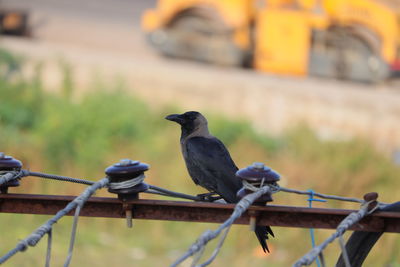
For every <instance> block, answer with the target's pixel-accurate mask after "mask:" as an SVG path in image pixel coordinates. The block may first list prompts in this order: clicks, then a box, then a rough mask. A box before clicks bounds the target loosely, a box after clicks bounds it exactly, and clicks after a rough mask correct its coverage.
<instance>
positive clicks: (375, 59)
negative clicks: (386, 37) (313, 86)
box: [309, 29, 390, 83]
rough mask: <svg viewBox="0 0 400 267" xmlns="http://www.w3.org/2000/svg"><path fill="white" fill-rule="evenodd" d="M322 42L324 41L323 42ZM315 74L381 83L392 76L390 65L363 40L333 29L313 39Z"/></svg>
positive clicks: (313, 67) (349, 33) (311, 58)
mask: <svg viewBox="0 0 400 267" xmlns="http://www.w3.org/2000/svg"><path fill="white" fill-rule="evenodd" d="M321 40H322V41H321ZM309 71H310V73H311V74H315V75H319V76H328V77H333V78H338V79H343V80H352V81H359V82H366V83H377V82H380V81H383V80H385V79H386V78H388V77H389V74H390V71H389V66H388V65H387V64H386V63H385V62H384V61H383V60H382V59H381V57H380V56H379V55H378V54H377V53H376V52H375V51H374V50H373V49H372V48H371V47H370V46H369V45H368V43H367V42H366V41H365V40H363V38H361V37H359V36H357V35H354V34H352V33H351V32H350V31H347V30H343V29H340V30H332V31H330V32H328V33H326V34H325V35H324V38H320V39H317V40H313V48H312V49H311V57H310V69H309Z"/></svg>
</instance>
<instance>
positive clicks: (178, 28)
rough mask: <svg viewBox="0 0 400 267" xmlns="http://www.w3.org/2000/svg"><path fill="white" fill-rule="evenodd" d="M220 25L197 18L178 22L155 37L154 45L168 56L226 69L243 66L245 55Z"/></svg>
mask: <svg viewBox="0 0 400 267" xmlns="http://www.w3.org/2000/svg"><path fill="white" fill-rule="evenodd" d="M221 24H222V23H221V22H217V21H215V20H213V19H211V18H207V17H205V16H201V15H197V14H185V15H181V16H178V17H177V18H175V19H174V20H173V21H172V22H171V23H170V24H169V25H168V27H167V28H165V29H164V30H163V31H160V32H158V33H155V34H156V35H154V36H153V38H154V39H155V40H153V44H154V43H157V42H158V43H157V48H158V49H159V50H160V51H161V52H162V53H163V54H164V55H166V56H171V57H179V58H186V59H192V60H196V61H200V62H207V63H212V64H216V65H224V66H241V65H242V64H243V61H244V52H243V51H242V50H240V49H239V48H238V47H237V46H235V45H234V44H233V42H232V33H231V31H230V30H228V29H227V28H226V27H224V25H221Z"/></svg>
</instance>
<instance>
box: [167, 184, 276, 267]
mask: <svg viewBox="0 0 400 267" xmlns="http://www.w3.org/2000/svg"><path fill="white" fill-rule="evenodd" d="M267 193H269V194H271V193H272V190H271V188H270V186H268V185H266V186H263V187H262V188H259V189H258V190H257V191H256V192H254V193H251V194H249V195H247V196H245V197H243V198H242V199H241V200H240V201H239V202H238V203H237V204H236V206H235V208H234V210H233V213H232V214H231V216H230V217H229V218H228V219H227V220H226V221H225V222H224V223H223V224H221V225H220V226H219V227H218V228H217V229H216V230H215V231H211V230H207V231H205V232H204V233H203V234H202V235H201V236H200V237H199V238H198V239H197V240H196V242H194V243H193V244H192V245H191V246H190V248H189V249H188V250H187V251H186V252H185V254H184V255H183V256H181V257H180V258H179V259H178V260H176V261H175V262H174V263H172V264H171V266H170V267H176V266H178V265H179V264H181V263H182V262H183V261H184V260H186V259H187V258H189V257H190V256H193V255H195V254H196V253H198V252H199V251H201V250H203V249H204V247H205V246H206V245H207V243H208V242H209V241H211V240H213V239H215V238H216V237H218V235H219V234H220V233H221V232H222V231H223V230H224V229H225V228H227V229H226V232H225V233H224V235H223V236H222V237H221V240H220V242H219V244H218V245H217V247H216V248H215V250H214V252H213V254H212V255H211V257H210V258H209V259H208V260H207V261H205V262H204V263H202V264H200V265H196V266H201V267H204V266H207V265H208V264H210V263H211V262H212V261H213V260H214V259H215V257H216V256H217V255H218V252H219V250H220V248H221V247H222V245H223V242H224V240H225V237H226V235H227V234H228V231H229V228H230V226H231V225H232V224H233V223H234V222H235V221H236V219H238V218H239V217H240V216H242V214H243V213H244V212H245V211H246V210H247V209H248V208H249V207H250V205H251V204H253V202H254V201H256V200H257V199H258V198H259V197H261V196H262V195H264V194H267Z"/></svg>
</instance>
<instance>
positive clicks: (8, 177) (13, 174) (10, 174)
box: [0, 171, 20, 185]
mask: <svg viewBox="0 0 400 267" xmlns="http://www.w3.org/2000/svg"><path fill="white" fill-rule="evenodd" d="M19 174H20V172H17V171H1V172H0V185H2V184H5V183H7V182H10V181H12V180H15V179H18V178H19Z"/></svg>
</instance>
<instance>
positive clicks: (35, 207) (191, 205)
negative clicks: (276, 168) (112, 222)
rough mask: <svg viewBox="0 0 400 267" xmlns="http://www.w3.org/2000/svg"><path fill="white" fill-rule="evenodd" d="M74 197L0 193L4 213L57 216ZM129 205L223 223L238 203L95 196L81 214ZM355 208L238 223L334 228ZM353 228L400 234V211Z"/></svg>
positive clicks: (108, 212)
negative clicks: (254, 222) (121, 198)
mask: <svg viewBox="0 0 400 267" xmlns="http://www.w3.org/2000/svg"><path fill="white" fill-rule="evenodd" d="M74 198H75V196H52V195H30V194H0V212H1V213H22V214H43V215H53V214H55V213H56V212H57V211H59V210H60V209H63V208H64V207H65V206H66V205H67V204H68V203H69V202H71V201H72V200H73V199H74ZM123 204H125V205H123ZM126 204H129V205H131V206H132V214H133V219H148V220H169V221H190V222H209V223H221V222H223V221H224V220H226V219H227V218H228V217H229V216H230V215H231V213H232V211H233V208H234V204H217V203H203V202H181V201H166V200H148V199H138V200H132V201H127V202H122V201H121V200H119V199H116V198H105V197H92V198H90V199H89V200H88V201H87V202H86V203H85V205H84V207H83V209H82V211H81V216H88V217H106V218H125V211H126V208H124V206H125V207H126ZM353 211H354V210H344V209H321V208H305V207H290V206H276V205H268V206H265V207H259V206H251V207H250V209H249V210H248V211H247V212H246V213H245V214H244V215H243V216H242V217H241V218H239V219H238V220H237V221H236V222H235V223H236V224H248V223H249V220H250V214H251V215H252V216H253V215H256V216H257V218H258V221H257V223H258V224H260V225H271V226H285V227H302V228H324V229H334V228H336V227H337V225H338V224H339V223H340V221H342V220H343V219H344V218H345V217H346V216H347V215H348V214H349V213H350V212H353ZM69 215H73V214H72V213H71V214H69ZM351 230H358V231H370V232H393V233H400V213H398V212H376V213H374V214H372V215H370V216H368V217H366V218H364V219H363V220H361V221H360V222H359V223H357V224H356V225H354V226H353V227H352V228H351Z"/></svg>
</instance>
